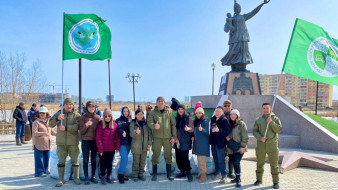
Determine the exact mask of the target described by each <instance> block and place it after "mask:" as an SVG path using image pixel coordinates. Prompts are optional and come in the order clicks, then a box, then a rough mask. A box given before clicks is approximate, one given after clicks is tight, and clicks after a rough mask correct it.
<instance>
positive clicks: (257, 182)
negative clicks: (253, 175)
mask: <svg viewBox="0 0 338 190" xmlns="http://www.w3.org/2000/svg"><path fill="white" fill-rule="evenodd" d="M254 185H255V186H260V185H262V182H261V181H258V180H257V181H256V182H255V183H254Z"/></svg>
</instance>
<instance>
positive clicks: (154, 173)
mask: <svg viewBox="0 0 338 190" xmlns="http://www.w3.org/2000/svg"><path fill="white" fill-rule="evenodd" d="M156 180H157V164H153V177H152V178H151V181H156Z"/></svg>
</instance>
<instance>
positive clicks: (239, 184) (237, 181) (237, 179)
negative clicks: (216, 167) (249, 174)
mask: <svg viewBox="0 0 338 190" xmlns="http://www.w3.org/2000/svg"><path fill="white" fill-rule="evenodd" d="M235 180H236V187H241V186H242V184H241V176H240V175H236V179H235Z"/></svg>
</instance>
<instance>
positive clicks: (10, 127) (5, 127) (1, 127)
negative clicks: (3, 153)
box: [0, 123, 16, 135]
mask: <svg viewBox="0 0 338 190" xmlns="http://www.w3.org/2000/svg"><path fill="white" fill-rule="evenodd" d="M15 131H16V127H15V125H14V124H10V123H0V135H12V134H15Z"/></svg>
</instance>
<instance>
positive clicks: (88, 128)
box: [79, 101, 101, 185]
mask: <svg viewBox="0 0 338 190" xmlns="http://www.w3.org/2000/svg"><path fill="white" fill-rule="evenodd" d="M86 108H87V112H86V113H85V114H83V115H82V116H81V118H80V122H79V130H80V134H81V139H82V143H81V149H82V154H83V171H84V175H85V185H89V184H90V181H91V182H92V183H95V184H97V183H98V180H97V179H96V178H95V172H96V156H97V146H96V140H95V137H96V128H97V125H98V124H99V122H100V121H101V117H100V116H99V115H97V114H96V107H95V103H94V102H93V101H88V102H87V103H86ZM89 152H90V160H91V170H92V177H91V178H90V179H89V176H88V164H89Z"/></svg>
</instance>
